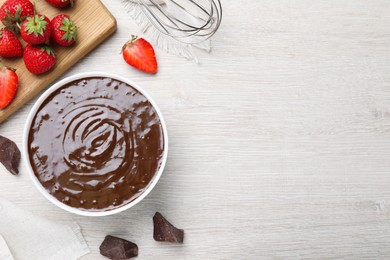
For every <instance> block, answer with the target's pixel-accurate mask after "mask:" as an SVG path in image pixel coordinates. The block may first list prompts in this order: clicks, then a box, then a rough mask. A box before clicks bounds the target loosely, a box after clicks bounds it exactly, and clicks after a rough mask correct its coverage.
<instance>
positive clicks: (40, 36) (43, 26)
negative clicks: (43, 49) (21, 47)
mask: <svg viewBox="0 0 390 260" xmlns="http://www.w3.org/2000/svg"><path fill="white" fill-rule="evenodd" d="M51 31H52V28H51V23H50V20H49V18H47V17H46V16H44V15H41V14H34V15H33V16H30V17H27V19H26V20H25V21H24V22H23V23H22V26H21V27H20V35H21V36H22V38H23V40H24V41H25V42H27V43H29V44H31V45H38V44H43V43H45V42H46V41H47V40H48V39H49V38H50V34H51Z"/></svg>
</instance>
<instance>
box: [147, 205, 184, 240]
mask: <svg viewBox="0 0 390 260" xmlns="http://www.w3.org/2000/svg"><path fill="white" fill-rule="evenodd" d="M153 225H154V232H153V238H154V240H156V241H162V242H173V243H180V244H182V243H183V239H184V230H183V229H178V228H176V227H174V226H173V225H172V224H171V223H169V222H168V220H166V219H165V218H164V217H163V216H162V215H161V213H159V212H156V214H154V217H153Z"/></svg>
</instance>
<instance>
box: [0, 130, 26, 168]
mask: <svg viewBox="0 0 390 260" xmlns="http://www.w3.org/2000/svg"><path fill="white" fill-rule="evenodd" d="M20 157H21V156H20V151H19V149H18V147H17V146H16V144H15V143H14V142H13V141H11V140H9V139H8V138H5V137H3V136H1V135H0V162H1V163H2V164H3V165H4V166H5V168H7V170H8V171H10V172H11V173H12V174H13V175H17V174H19V169H18V168H19V162H20Z"/></svg>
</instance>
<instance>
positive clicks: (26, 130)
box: [22, 72, 168, 217]
mask: <svg viewBox="0 0 390 260" xmlns="http://www.w3.org/2000/svg"><path fill="white" fill-rule="evenodd" d="M91 77H104V78H105V77H107V78H113V79H116V80H119V81H122V82H124V83H126V84H128V85H130V86H132V87H133V88H135V89H136V90H138V91H139V92H140V93H141V94H142V95H144V96H145V97H146V98H147V99H148V100H149V102H150V103H151V104H152V106H153V107H154V109H155V110H156V112H157V115H158V117H159V119H160V122H161V125H162V129H163V138H164V151H163V157H162V162H161V166H160V169H159V170H158V172H157V173H156V174H155V176H154V178H153V179H152V181H151V183H149V186H148V188H147V189H146V190H145V191H143V192H142V193H141V195H139V196H138V197H137V198H136V199H134V200H133V201H131V202H130V203H127V204H125V205H123V206H121V207H119V208H116V209H113V210H107V211H87V210H81V209H77V208H73V207H70V206H68V205H66V204H64V203H62V202H60V201H59V200H58V199H57V198H55V197H54V196H53V195H51V194H50V193H49V192H48V191H47V190H46V189H45V188H44V187H43V186H42V184H41V183H40V182H39V180H38V178H37V177H36V176H35V174H34V171H33V169H32V166H31V162H30V156H29V153H28V147H29V144H28V137H29V133H30V128H31V124H32V121H33V119H34V117H35V115H36V113H37V111H38V109H39V108H40V107H41V105H42V103H43V102H44V101H45V100H46V99H47V98H48V97H49V96H50V94H52V93H53V92H54V91H56V90H57V89H59V88H61V87H62V86H64V85H66V84H67V83H70V82H72V81H75V80H79V79H83V78H91ZM22 157H23V162H24V164H25V167H26V168H27V173H28V175H29V176H30V178H31V179H32V181H33V183H34V185H35V187H36V188H37V189H38V190H39V191H40V192H41V194H42V195H43V196H44V197H45V198H46V199H48V200H49V201H50V202H51V203H53V204H54V205H56V206H57V207H59V208H61V209H64V210H66V211H68V212H70V213H74V214H77V215H81V216H88V217H99V216H110V215H114V214H117V213H120V212H122V211H125V210H127V209H129V208H131V207H133V206H135V205H136V204H138V203H139V202H140V201H141V200H143V199H144V198H145V197H146V196H147V195H148V194H149V193H150V192H151V191H152V190H153V188H154V187H155V186H156V184H157V182H158V181H159V179H160V177H161V175H162V173H163V171H164V168H165V165H166V161H167V158H168V131H167V127H166V124H165V121H164V118H163V116H162V113H161V111H160V109H159V108H158V106H157V104H156V103H155V102H154V100H153V99H152V98H151V96H150V95H149V94H148V93H147V92H146V91H145V90H144V89H142V88H141V87H140V86H139V85H138V84H137V83H135V82H133V81H132V80H130V79H127V78H125V77H123V76H120V75H117V74H113V73H106V72H84V73H77V74H74V75H71V76H69V77H66V78H64V79H62V80H60V81H58V82H56V83H55V84H53V85H52V86H50V87H49V88H48V89H47V90H46V91H45V92H44V93H43V94H42V95H41V96H40V97H39V98H38V100H37V101H36V102H35V104H34V105H33V107H32V108H31V110H30V112H29V114H28V116H27V120H26V123H25V126H24V131H23V149H22Z"/></svg>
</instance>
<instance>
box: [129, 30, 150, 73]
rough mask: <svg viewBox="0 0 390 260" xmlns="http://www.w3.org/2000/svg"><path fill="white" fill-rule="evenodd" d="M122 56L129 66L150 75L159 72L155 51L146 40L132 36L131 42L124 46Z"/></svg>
mask: <svg viewBox="0 0 390 260" xmlns="http://www.w3.org/2000/svg"><path fill="white" fill-rule="evenodd" d="M122 54H123V58H124V59H125V61H126V62H127V63H128V64H129V65H131V66H133V67H135V68H137V69H139V70H142V71H145V72H148V73H153V74H154V73H156V72H157V60H156V55H155V54H154V49H153V47H152V45H151V44H150V43H149V42H147V41H146V40H145V39H143V38H139V39H138V38H137V36H134V35H132V37H131V40H130V41H128V42H126V43H125V45H123V47H122Z"/></svg>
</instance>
